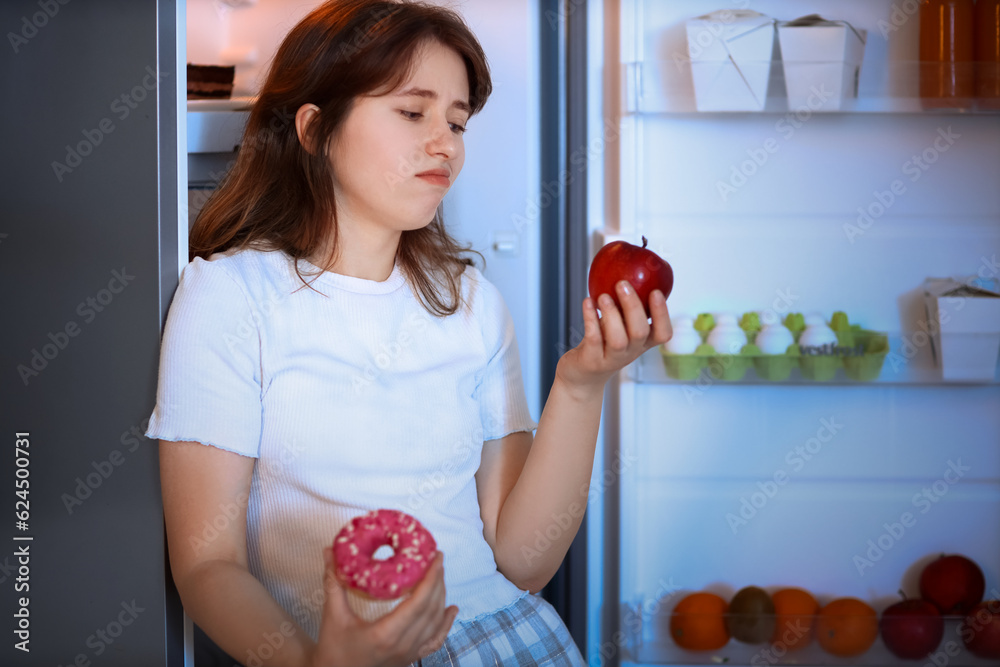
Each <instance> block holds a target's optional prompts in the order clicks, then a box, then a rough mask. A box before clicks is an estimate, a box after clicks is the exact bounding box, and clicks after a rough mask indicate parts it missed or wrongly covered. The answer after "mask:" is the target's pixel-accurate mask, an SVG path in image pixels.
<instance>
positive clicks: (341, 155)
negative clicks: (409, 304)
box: [330, 42, 469, 233]
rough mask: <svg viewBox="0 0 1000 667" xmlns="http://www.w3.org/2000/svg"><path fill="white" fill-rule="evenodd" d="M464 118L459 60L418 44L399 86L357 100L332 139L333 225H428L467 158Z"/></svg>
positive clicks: (434, 45)
mask: <svg viewBox="0 0 1000 667" xmlns="http://www.w3.org/2000/svg"><path fill="white" fill-rule="evenodd" d="M468 119H469V79H468V74H467V72H466V68H465V63H464V62H463V60H462V58H461V57H460V56H459V55H458V54H457V53H456V52H455V51H453V50H452V49H450V48H448V47H446V46H443V45H441V44H440V43H438V42H428V43H426V44H424V45H423V46H421V47H420V48H419V49H418V51H417V54H416V57H415V58H414V62H413V71H412V73H411V75H410V77H409V78H408V79H407V80H406V81H404V82H403V84H402V85H401V86H399V88H397V89H395V90H393V91H392V92H390V93H388V94H386V95H379V96H365V97H359V98H358V99H356V100H355V102H354V105H353V106H352V108H351V111H350V112H349V113H348V115H347V118H346V119H345V121H344V125H343V126H342V127H341V130H340V133H339V135H338V136H337V138H336V139H335V140H334V141H333V143H332V146H331V153H330V155H331V158H330V159H331V164H332V167H333V173H334V190H335V194H336V198H337V199H336V201H337V217H338V225H339V226H340V227H341V228H342V229H345V228H347V227H350V226H360V227H361V228H362V229H365V230H366V231H367V232H369V233H370V232H372V231H375V230H377V229H384V230H386V231H389V232H394V233H399V232H402V231H404V230H410V229H419V228H421V227H423V226H425V225H427V224H429V223H430V222H431V220H432V219H433V218H434V213H435V211H436V210H437V207H438V205H439V204H440V203H441V200H442V199H443V198H444V196H445V193H447V192H448V190H449V188H451V184H452V183H454V181H455V178H456V177H457V176H458V173H459V172H460V171H461V170H462V165H463V164H464V163H465V144H464V142H463V139H462V133H463V132H464V129H465V124H466V123H467V122H468Z"/></svg>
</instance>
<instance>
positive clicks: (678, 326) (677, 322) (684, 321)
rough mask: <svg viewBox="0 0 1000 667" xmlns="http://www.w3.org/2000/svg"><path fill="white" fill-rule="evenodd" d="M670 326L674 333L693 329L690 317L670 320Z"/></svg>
mask: <svg viewBox="0 0 1000 667" xmlns="http://www.w3.org/2000/svg"><path fill="white" fill-rule="evenodd" d="M670 326H672V327H673V329H674V331H681V330H683V329H694V320H692V319H691V318H690V317H683V316H682V317H678V318H676V319H671V321H670Z"/></svg>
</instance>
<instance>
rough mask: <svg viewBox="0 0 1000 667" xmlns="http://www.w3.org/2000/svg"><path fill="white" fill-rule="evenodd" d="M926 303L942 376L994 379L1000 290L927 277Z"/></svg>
mask: <svg viewBox="0 0 1000 667" xmlns="http://www.w3.org/2000/svg"><path fill="white" fill-rule="evenodd" d="M924 304H925V305H926V307H927V322H928V323H929V326H928V328H929V329H930V332H931V344H932V349H933V352H934V358H935V360H936V362H937V364H938V366H940V368H941V376H942V378H943V379H944V380H950V381H958V382H991V381H992V380H993V379H994V378H995V377H996V367H997V357H998V355H1000V293H998V292H994V291H991V290H988V289H983V288H981V287H978V286H975V285H973V284H969V283H967V282H962V281H959V280H955V279H952V278H928V279H927V280H926V281H924Z"/></svg>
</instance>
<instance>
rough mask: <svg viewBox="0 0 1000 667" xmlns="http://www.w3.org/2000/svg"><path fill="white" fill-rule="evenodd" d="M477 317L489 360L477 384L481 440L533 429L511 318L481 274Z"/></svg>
mask: <svg viewBox="0 0 1000 667" xmlns="http://www.w3.org/2000/svg"><path fill="white" fill-rule="evenodd" d="M475 277H476V278H477V279H478V281H479V285H478V289H477V291H479V297H480V300H479V304H478V305H479V319H480V323H481V325H482V331H483V342H484V344H485V346H486V351H487V356H488V358H489V361H488V362H487V364H486V368H485V369H484V371H483V374H482V377H481V379H480V382H479V385H478V387H477V398H478V400H479V416H480V420H481V421H482V426H483V434H484V436H483V440H484V441H486V440H496V439H498V438H502V437H503V436H505V435H509V434H511V433H516V432H518V431H533V430H535V428H537V427H538V424H537V423H535V421H534V420H533V419H532V418H531V413H530V412H529V410H528V399H527V397H526V396H525V394H524V380H523V379H522V377H521V359H520V355H519V354H518V349H517V336H516V334H515V332H514V320H513V319H512V318H511V316H510V311H509V310H508V309H507V304H506V303H504V300H503V296H502V295H501V294H500V291H499V290H498V289H497V288H496V287H495V286H494V285H493V284H492V283H490V282H489V281H488V280H486V279H485V278H484V277H482V275H481V274H479V273H478V272H475Z"/></svg>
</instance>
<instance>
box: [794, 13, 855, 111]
mask: <svg viewBox="0 0 1000 667" xmlns="http://www.w3.org/2000/svg"><path fill="white" fill-rule="evenodd" d="M867 37H868V35H867V33H866V32H865V31H864V30H858V29H857V28H855V27H854V26H852V25H851V24H850V23H848V22H846V21H827V20H826V19H824V18H822V17H821V16H818V15H816V14H811V15H809V16H803V17H802V18H798V19H795V20H794V21H784V22H779V23H778V42H779V44H780V45H781V63H782V67H783V68H784V72H785V87H786V88H787V90H788V108H789V109H791V110H792V111H799V110H807V109H808V110H809V111H813V112H816V111H838V110H840V109H841V108H842V107H843V105H844V100H846V99H850V98H854V97H857V96H858V81H859V79H860V77H861V62H862V61H863V60H864V57H865V43H866V41H867Z"/></svg>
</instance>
